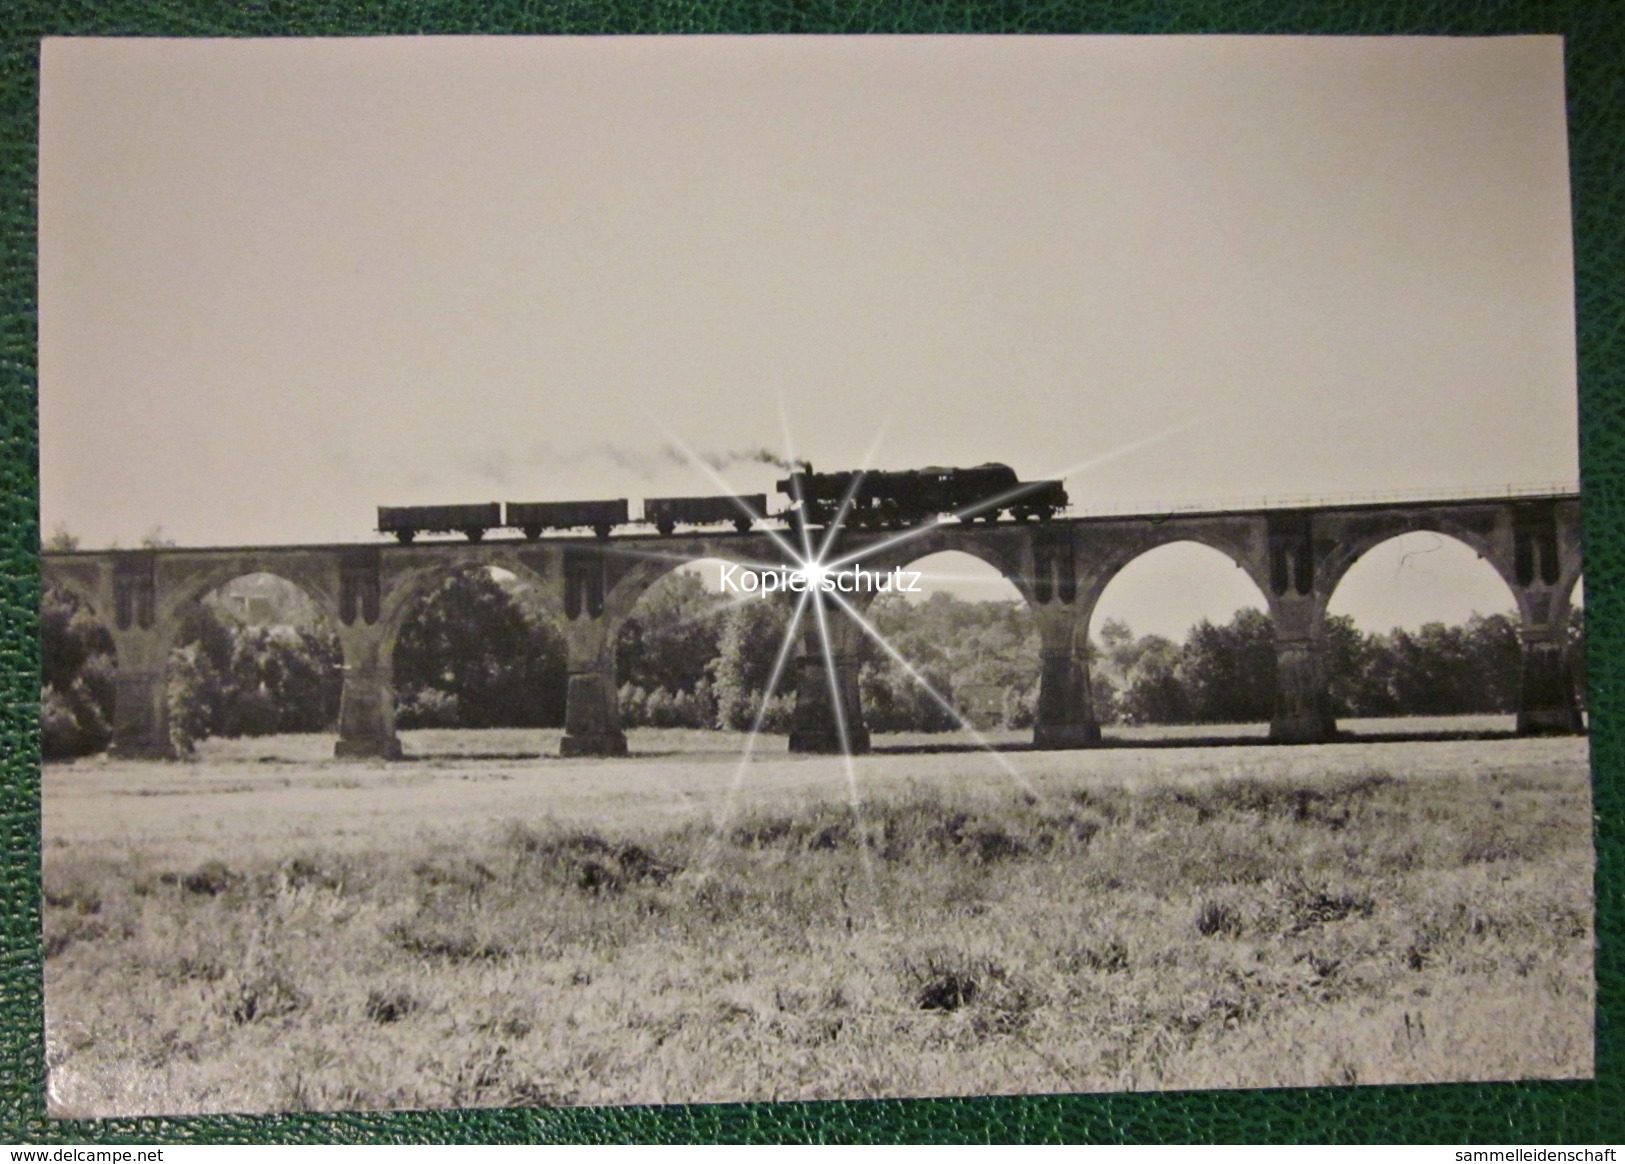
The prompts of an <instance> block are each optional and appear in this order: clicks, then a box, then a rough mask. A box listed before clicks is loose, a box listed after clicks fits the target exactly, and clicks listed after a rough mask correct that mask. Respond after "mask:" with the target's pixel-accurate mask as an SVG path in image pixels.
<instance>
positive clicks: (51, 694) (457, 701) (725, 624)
mask: <svg viewBox="0 0 1625 1164" xmlns="http://www.w3.org/2000/svg"><path fill="white" fill-rule="evenodd" d="M793 603H794V599H793V597H791V596H780V597H778V598H752V599H749V600H746V601H739V600H738V599H737V598H735V597H731V596H728V595H722V594H718V593H716V592H714V591H712V590H710V589H708V588H707V587H706V586H705V584H704V582H703V581H702V579H701V578H700V577H699V575H697V574H695V573H692V572H688V571H677V572H674V573H672V574H668V575H667V576H666V577H665V578H663V579H662V580H661V581H660V582H658V583H657V584H656V585H655V586H654V587H653V588H651V590H650V591H649V593H648V594H647V595H646V596H645V597H644V599H643V601H642V602H640V603H639V605H638V608H637V610H636V613H635V614H634V615H633V617H631V618H629V619H628V620H627V621H626V623H625V624H624V625H623V627H622V629H621V632H620V636H619V638H618V639H617V641H616V644H615V681H616V683H617V685H618V688H619V696H620V707H621V716H622V721H623V723H624V725H625V726H627V727H642V726H652V727H689V728H705V729H719V728H720V729H727V730H736V731H737V730H743V729H747V728H749V727H751V726H752V724H753V723H755V722H756V721H757V718H758V716H760V718H761V722H762V725H763V727H764V728H765V729H766V730H768V731H777V732H783V731H787V730H788V729H789V725H790V718H791V714H792V712H793V709H794V702H795V685H796V666H795V655H796V654H797V653H798V652H797V651H792V652H791V655H790V658H789V660H788V662H787V664H786V665H785V666H784V667H783V669H782V670H781V672H780V674H779V675H778V676H777V679H776V681H775V678H774V675H773V666H774V662H775V659H776V658H777V657H778V655H779V651H780V646H781V644H782V642H783V640H784V635H785V633H786V631H787V629H788V626H789V623H790V619H791V615H792V611H793ZM868 618H869V620H870V621H871V622H872V623H873V625H874V626H875V628H876V629H877V630H878V631H879V632H880V633H881V634H882V635H883V636H884V637H885V639H886V640H887V641H888V642H889V643H891V644H892V646H893V647H894V648H895V649H896V652H897V654H898V655H899V656H901V657H902V658H903V659H906V660H908V664H907V665H906V666H905V665H904V664H902V663H900V662H899V661H898V660H897V659H896V658H894V657H892V656H891V655H890V654H889V653H888V652H886V651H884V650H882V649H880V648H879V647H877V646H875V645H874V644H872V643H870V642H868V641H867V639H866V640H865V643H864V647H863V650H862V652H861V654H860V664H859V683H860V688H861V694H862V700H863V705H864V713H865V717H866V719H867V722H868V724H869V727H870V728H871V730H873V731H877V732H896V731H917V732H935V731H946V730H951V729H953V728H954V727H956V726H957V725H958V722H959V719H960V717H964V718H966V719H968V720H969V721H970V722H972V723H974V724H975V725H976V726H977V727H982V728H988V727H1005V728H1024V727H1028V726H1030V725H1031V724H1032V722H1033V714H1034V707H1035V704H1036V699H1037V684H1038V673H1039V644H1038V636H1037V633H1036V630H1035V629H1034V626H1033V621H1032V619H1031V617H1030V615H1029V614H1028V612H1027V611H1026V610H1025V609H1024V608H1022V607H1021V606H1019V605H1018V604H1015V603H1004V602H970V601H965V600H962V599H959V598H956V597H954V596H952V595H950V594H946V593H937V594H933V595H931V596H930V597H929V598H928V599H927V600H926V601H924V602H910V601H907V600H905V599H903V598H900V597H898V596H881V597H880V598H877V599H876V601H875V602H874V603H873V604H872V605H871V607H870V608H869V611H868ZM41 621H42V653H43V663H44V666H43V673H42V690H41V743H42V747H43V749H44V752H45V755H46V756H47V758H57V757H67V756H75V755H85V754H89V753H92V752H96V751H99V750H101V749H102V748H105V747H106V746H107V743H108V741H109V739H110V737H111V732H112V705H113V692H114V687H115V684H116V671H115V668H114V665H113V659H112V641H111V638H110V636H109V635H108V633H107V631H106V629H105V628H104V627H102V626H101V624H100V623H98V622H97V621H96V620H95V619H94V618H93V617H91V615H90V613H89V612H88V611H87V610H86V609H84V608H83V607H82V606H81V605H80V604H79V603H78V602H77V601H76V600H75V599H73V598H72V596H71V595H68V594H66V593H64V592H61V591H56V590H50V589H48V590H47V591H46V593H45V595H44V598H43V601H42V604H41ZM1326 629H1327V634H1326V646H1325V651H1326V654H1325V661H1326V670H1327V675H1328V679H1329V683H1330V691H1331V698H1332V704H1333V711H1334V714H1336V715H1338V716H1340V717H1354V716H1392V715H1456V714H1469V713H1481V712H1503V713H1504V712H1511V711H1514V710H1516V707H1517V700H1518V688H1519V674H1520V667H1521V656H1520V650H1519V644H1518V637H1517V621H1516V619H1515V618H1514V617H1513V616H1511V615H1509V614H1492V615H1474V616H1473V617H1472V618H1471V619H1469V620H1468V621H1467V622H1466V623H1465V624H1462V625H1458V626H1446V625H1443V624H1440V623H1431V624H1429V625H1427V626H1424V627H1423V628H1421V629H1420V630H1418V631H1408V630H1404V629H1395V630H1393V631H1390V632H1388V633H1386V634H1371V633H1366V632H1363V631H1361V630H1359V629H1358V628H1357V627H1355V626H1354V624H1353V622H1352V620H1350V619H1348V618H1346V617H1337V618H1331V619H1329V620H1328V623H1327V628H1326ZM1570 637H1571V643H1572V646H1573V655H1574V657H1575V659H1576V664H1577V666H1578V662H1579V659H1580V657H1581V656H1582V655H1583V648H1584V614H1583V611H1580V610H1576V611H1575V612H1574V616H1573V619H1572V623H1571V627H1570ZM1088 656H1089V668H1090V674H1091V687H1092V693H1093V699H1094V709H1095V714H1096V718H1097V719H1098V720H1099V721H1100V722H1101V723H1103V724H1112V723H1129V724H1158V723H1256V722H1260V721H1264V720H1268V719H1269V718H1270V715H1271V709H1272V706H1273V701H1274V697H1275V650H1274V628H1273V626H1272V623H1271V620H1270V618H1269V616H1268V615H1266V614H1264V613H1263V612H1261V611H1258V610H1253V609H1247V610H1241V611H1238V612H1236V614H1235V616H1234V617H1233V618H1232V619H1231V620H1230V621H1229V622H1227V623H1222V624H1215V623H1213V622H1210V621H1208V620H1203V621H1201V622H1199V623H1197V624H1196V625H1195V626H1194V627H1192V628H1191V630H1190V632H1189V634H1188V635H1187V636H1186V638H1185V640H1184V641H1183V642H1179V643H1176V642H1174V641H1173V640H1171V639H1169V638H1166V637H1164V636H1159V635H1142V636H1136V635H1134V633H1133V632H1132V630H1131V629H1130V628H1129V627H1128V626H1126V625H1125V624H1124V623H1122V622H1121V621H1118V620H1113V619H1108V620H1106V621H1105V622H1104V623H1102V624H1101V626H1100V627H1099V630H1098V633H1097V635H1096V636H1095V638H1094V639H1093V640H1091V642H1090V644H1089V648H1088ZM565 657H566V656H565V644H564V639H563V636H562V634H561V633H560V631H559V629H558V628H557V626H555V625H554V623H553V622H552V621H551V620H550V619H549V618H548V617H547V616H546V614H545V613H544V612H543V610H542V608H541V606H540V604H539V603H538V602H537V601H536V599H535V595H534V594H533V593H532V592H531V591H530V589H529V586H528V585H527V584H526V583H525V582H523V581H522V580H520V579H518V578H515V577H514V576H512V575H510V574H506V573H505V572H501V571H491V570H485V569H472V570H468V571H463V572H460V573H454V574H450V575H448V576H447V577H445V578H444V579H442V580H441V581H440V582H439V583H438V585H436V587H435V588H434V589H433V590H432V591H431V592H430V593H429V594H428V595H427V596H426V597H425V598H424V599H423V601H422V602H420V603H419V604H418V607H417V609H416V610H415V612H414V613H413V615H412V616H411V617H410V618H409V619H408V620H407V622H406V623H405V624H404V626H403V627H402V630H401V634H400V638H399V640H398V642H397V645H396V649H395V656H394V678H395V690H396V708H397V712H396V718H397V724H398V726H399V727H401V728H402V729H411V728H422V727H446V728H484V727H558V726H561V725H562V724H563V722H564V707H565V698H566V692H567V689H568V675H567V673H566V666H565ZM923 684H928V685H929V687H930V689H931V691H930V692H928V691H927V690H926V688H925V686H923ZM341 689H342V654H341V652H340V649H339V645H338V640H337V637H336V635H335V634H334V633H333V630H332V628H331V627H329V626H327V625H326V623H325V622H324V621H323V620H322V619H321V617H320V615H319V614H317V612H316V609H315V607H314V605H313V604H312V603H311V602H310V601H309V599H308V598H306V597H305V596H304V594H303V592H301V591H299V590H298V588H297V587H295V586H293V585H292V584H291V583H287V582H283V581H282V580H280V579H274V578H270V577H269V576H267V575H258V576H253V577H252V579H250V580H239V581H238V582H237V583H233V584H230V585H228V586H227V587H225V588H222V590H221V591H217V592H216V593H215V594H212V595H210V596H209V597H208V598H206V599H205V600H204V601H202V602H200V603H198V604H197V605H196V606H195V607H194V608H193V609H192V610H191V611H190V612H189V613H188V615H187V616H186V620H185V623H184V625H183V627H182V631H181V634H180V636H179V642H178V645H177V646H176V647H175V649H174V651H173V653H172V655H171V658H170V662H169V669H168V679H167V690H166V697H167V699H168V701H169V722H170V731H171V737H172V743H173V744H174V746H175V747H176V748H177V750H179V751H182V752H185V751H189V750H190V749H191V748H192V747H193V745H194V744H195V742H196V741H198V740H200V739H204V738H207V737H209V736H253V735H267V734H272V733H277V732H314V731H332V730H335V728H336V724H337V720H338V711H339V697H340V691H341ZM931 692H934V693H935V697H933V694H932V693H931ZM939 699H940V701H941V702H939ZM943 702H946V703H947V704H948V705H949V706H950V707H951V708H953V711H950V710H948V709H947V708H945V707H943V706H942V703H943Z"/></svg>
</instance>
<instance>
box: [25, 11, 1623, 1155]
mask: <svg viewBox="0 0 1625 1164" xmlns="http://www.w3.org/2000/svg"><path fill="white" fill-rule="evenodd" d="M530 7H531V6H529V5H520V4H512V3H504V2H500V0H494V2H492V3H489V4H487V3H481V2H479V0H465V2H464V3H462V4H458V3H451V2H447V0H373V2H372V3H369V4H367V5H366V6H365V11H361V9H362V6H361V5H359V4H347V3H345V2H344V0H292V2H288V3H278V4H276V5H274V6H273V5H255V6H253V7H252V8H250V9H247V10H244V9H241V8H239V7H238V6H237V5H236V4H234V3H230V2H228V0H214V2H207V3H204V2H191V0H166V2H165V3H163V4H153V3H151V2H150V0H102V2H100V3H98V4H96V5H84V4H82V3H80V2H79V0H33V2H32V3H25V2H19V0H13V3H11V4H9V5H7V6H6V8H7V11H6V14H5V16H4V18H3V20H0V25H3V27H0V47H3V53H4V55H3V57H0V146H3V152H0V829H3V832H4V843H5V863H4V867H3V868H0V935H3V936H0V943H3V944H0V1142H6V1143H89V1142H108V1143H112V1142H121V1141H122V1142H149V1143H151V1142H183V1143H271V1142H278V1143H280V1142H286V1143H298V1142H315V1143H333V1142H338V1143H367V1142H389V1143H400V1142H421V1143H444V1142H455V1143H477V1142H493V1143H495V1142H534V1141H542V1142H606V1141H607V1142H657V1143H664V1142H690V1141H700V1142H714V1141H723V1142H751V1143H779V1142H790V1143H796V1142H849V1141H850V1142H878V1143H887V1142H933V1143H935V1142H986V1141H1000V1142H1007V1141H1081V1142H1112V1143H1117V1142H1128V1143H1133V1142H1194V1143H1233V1142H1345V1143H1372V1142H1401V1141H1409V1142H1440V1143H1452V1142H1467V1143H1520V1142H1522V1143H1534V1142H1548V1143H1552V1142H1559V1143H1608V1142H1613V1141H1617V1140H1618V1139H1619V1137H1620V1135H1621V1134H1622V1130H1625V1116H1622V1114H1621V1113H1625V976H1622V970H1625V959H1622V957H1621V952H1622V950H1625V900H1622V897H1621V892H1620V891H1621V887H1622V885H1625V878H1622V859H1625V852H1622V846H1621V828H1620V822H1621V808H1622V804H1621V800H1622V788H1621V783H1620V780H1619V773H1620V771H1621V764H1622V760H1625V719H1622V715H1621V711H1622V708H1621V701H1620V697H1619V694H1618V693H1619V692H1621V691H1625V612H1622V610H1621V589H1620V586H1619V583H1620V581H1621V579H1622V578H1625V562H1622V558H1625V101H1621V100H1620V95H1621V94H1625V21H1621V20H1620V19H1619V11H1618V10H1617V9H1613V8H1612V6H1611V5H1609V4H1606V3H1594V2H1593V3H1589V4H1588V3H1586V0H1568V2H1562V3H1553V2H1542V0H1458V2H1456V3H1451V4H1440V3H1439V2H1438V0H1402V2H1401V0H1393V2H1387V3H1381V2H1364V0H1362V2H1361V3H1359V4H1358V5H1351V4H1349V3H1348V0H1265V2H1263V3H1254V4H1250V5H1246V6H1240V7H1238V6H1236V5H1234V4H1233V3H1230V2H1228V0H1187V2H1181V0H1134V2H1123V0H1119V2H1116V3H1111V2H1105V0H1075V2H1073V3H1069V4H1045V3H1039V2H1037V0H1008V2H1005V0H968V2H966V3H962V4H957V5H954V6H953V7H952V10H951V12H950V11H949V10H948V8H947V6H944V5H940V4H936V3H930V2H927V0H912V2H910V0H901V2H884V0H876V2H871V3H862V2H856V0H806V2H804V3H799V4H796V5H793V6H785V7H780V6H774V7H773V8H771V9H769V10H765V11H764V10H759V9H758V8H757V6H755V5H753V4H751V3H750V2H749V0H737V2H734V3H716V4H713V5H710V6H709V7H707V8H705V9H703V10H702V9H701V8H700V7H699V6H696V5H693V4H690V3H679V2H677V0H574V2H572V3H569V4H562V3H561V4H559V5H557V6H556V7H555V8H554V9H553V10H551V11H546V12H536V11H533V10H529V9H530ZM268 9H274V10H268ZM352 9H353V11H352ZM470 33H481V34H500V33H505V34H532V35H556V34H575V35H582V34H593V35H598V34H652V33H683V34H696V33H840V34H853V33H914V34H923V33H1001V34H1016V33H1023V34H1042V33H1051V34H1054V33H1063V34H1077V33H1164V34H1166V33H1231V34H1294V33H1296V34H1336V35H1391V34H1406V35H1472V36H1486V35H1506V34H1519V33H1524V34H1527V33H1557V34H1561V35H1562V36H1564V38H1565V42H1566V43H1565V70H1566V79H1567V85H1568V98H1567V100H1568V113H1569V148H1570V175H1571V182H1572V199H1573V206H1574V232H1575V277H1576V312H1577V326H1578V342H1579V378H1580V467H1581V479H1582V482H1583V495H1584V506H1585V510H1584V518H1585V537H1586V567H1587V574H1588V575H1589V577H1588V584H1587V587H1586V607H1587V610H1586V614H1587V618H1586V631H1587V639H1588V669H1589V676H1588V678H1589V686H1590V692H1589V698H1588V707H1589V708H1590V714H1591V749H1592V782H1593V790H1594V807H1595V812H1596V845H1597V874H1596V909H1597V913H1596V933H1597V940H1598V948H1597V955H1596V976H1597V1045H1596V1072H1597V1075H1596V1079H1595V1080H1594V1081H1591V1082H1530V1083H1475V1084H1429V1085H1418V1086H1403V1087H1399V1086H1358V1087H1340V1088H1313V1089H1279V1090H1258V1091H1208V1092H1138V1093H1111V1094H1089V1095H1067V1096H1016V1097H1008V1098H977V1099H941V1100H863V1101H840V1102H827V1103H794V1104H729V1105H716V1106H707V1105H683V1106H671V1107H620V1108H555V1109H524V1110H518V1109H510V1110H490V1111H466V1110H465V1111H436V1112H380V1113H355V1112H346V1113H332V1114H319V1115H311V1114H296V1115H278V1116H199V1117H186V1118H147V1119H110V1120H49V1119H47V1118H46V1116H45V1102H44V1082H45V1064H44V1037H43V1030H44V1009H43V1003H42V987H41V983H42V978H41V973H42V959H41V948H40V901H39V896H40V865H39V837H40V799H39V798H40V770H39V736H38V732H39V719H38V716H39V706H38V699H39V615H38V607H39V533H40V531H39V496H38V490H39V465H38V449H39V444H38V415H39V414H38V407H37V396H36V392H37V386H38V380H37V371H38V302H39V299H38V263H37V257H38V249H37V244H38V217H37V175H38V157H39V155H38V137H39V41H40V38H41V37H46V36H181V37H199V36H212V37H238V36H277V37H282V36H364V35H382V34H407V35H417V34H470Z"/></svg>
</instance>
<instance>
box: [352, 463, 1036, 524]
mask: <svg viewBox="0 0 1625 1164" xmlns="http://www.w3.org/2000/svg"><path fill="white" fill-rule="evenodd" d="M774 487H775V488H776V489H777V490H778V491H779V492H780V493H782V494H784V495H785V496H786V497H788V498H790V508H789V509H787V510H785V511H784V512H783V513H778V514H771V515H770V514H768V512H767V498H766V496H765V495H763V494H761V493H756V494H751V495H749V496H741V497H731V496H720V497H650V498H646V499H645V500H644V502H643V517H642V520H643V521H644V522H647V523H649V524H651V525H653V526H654V527H655V529H657V530H658V531H659V532H660V534H661V536H663V537H670V536H671V535H672V534H673V533H675V532H676V530H677V527H678V526H679V525H687V526H711V525H726V524H729V523H732V525H733V527H734V528H735V529H737V530H738V531H739V532H740V533H745V532H746V531H748V530H749V529H750V527H751V525H752V515H756V516H759V517H769V516H771V517H774V518H778V519H781V520H784V521H787V522H789V523H791V525H793V526H794V525H799V524H803V523H804V524H805V525H808V526H825V525H828V524H829V523H830V522H831V521H832V520H834V518H835V516H836V514H837V513H838V512H839V511H840V508H841V505H842V503H843V502H845V501H846V499H847V497H848V495H849V494H850V497H851V500H850V502H848V503H847V504H848V508H847V512H846V516H845V517H844V518H843V522H844V524H846V525H848V526H850V527H851V528H853V529H898V528H902V527H904V526H909V525H913V524H916V523H918V522H921V521H926V520H929V519H931V518H934V517H941V516H943V515H947V514H957V515H959V517H960V518H961V519H962V520H964V521H967V522H968V521H974V520H975V519H976V518H978V517H979V518H981V519H982V520H983V521H985V522H990V523H991V522H994V521H997V520H998V519H999V517H1000V515H1001V514H1004V513H1008V514H1009V515H1010V516H1011V517H1013V518H1015V519H1016V520H1017V521H1028V520H1030V519H1032V518H1037V519H1038V520H1040V521H1048V520H1049V519H1050V518H1052V517H1054V516H1055V514H1057V513H1058V512H1060V511H1061V510H1063V509H1065V508H1066V506H1067V504H1068V499H1067V494H1066V488H1065V486H1064V485H1063V484H1062V483H1061V482H1060V481H1026V482H1023V481H1021V480H1020V479H1018V478H1017V477H1016V472H1015V470H1014V469H1012V468H1010V466H1009V465H1001V464H997V463H993V462H990V463H988V464H985V465H977V466H976V467H975V468H970V469H944V468H938V467H931V468H925V469H907V470H902V471H897V472H882V471H876V472H857V471H844V472H839V473H814V472H813V471H812V466H811V465H806V464H803V466H802V467H801V468H800V469H797V470H795V471H794V472H792V473H791V474H790V476H789V477H787V478H785V479H784V480H782V481H779V482H777V483H776V484H775V486H774ZM631 520H632V519H631V516H630V508H629V506H628V505H627V501H626V498H624V497H620V498H616V499H614V500H612V501H509V502H507V503H506V504H501V503H498V502H495V501H492V502H488V503H486V504H483V505H407V506H379V507H378V532H380V533H387V534H393V535H394V536H395V537H396V539H398V540H399V541H400V542H402V543H403V544H404V543H409V542H411V541H412V539H413V538H415V537H416V536H417V535H418V534H420V533H460V534H462V535H464V536H465V537H467V538H468V540H469V541H471V542H477V541H479V540H480V539H481V538H482V537H484V536H485V533H486V531H487V530H493V529H517V530H520V531H522V532H523V533H524V535H525V537H527V538H529V539H530V540H532V541H534V540H535V539H537V538H539V537H541V536H542V534H543V532H545V531H547V530H571V529H591V530H592V531H593V533H595V534H596V535H597V536H598V537H600V538H607V537H609V535H610V532H611V531H612V530H613V529H615V528H616V527H617V526H623V525H628V524H631Z"/></svg>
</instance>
